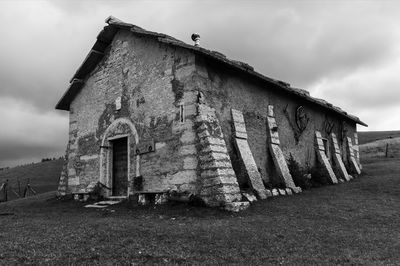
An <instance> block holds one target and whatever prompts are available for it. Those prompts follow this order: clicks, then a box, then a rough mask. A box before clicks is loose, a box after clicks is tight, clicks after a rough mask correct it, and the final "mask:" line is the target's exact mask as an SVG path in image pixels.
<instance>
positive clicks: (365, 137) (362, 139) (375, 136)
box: [358, 130, 400, 144]
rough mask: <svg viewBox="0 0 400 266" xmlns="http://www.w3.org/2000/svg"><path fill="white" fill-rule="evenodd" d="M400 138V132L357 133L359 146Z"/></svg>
mask: <svg viewBox="0 0 400 266" xmlns="http://www.w3.org/2000/svg"><path fill="white" fill-rule="evenodd" d="M389 138H400V130H398V131H361V132H358V142H359V144H365V143H368V142H373V141H376V140H382V139H389Z"/></svg>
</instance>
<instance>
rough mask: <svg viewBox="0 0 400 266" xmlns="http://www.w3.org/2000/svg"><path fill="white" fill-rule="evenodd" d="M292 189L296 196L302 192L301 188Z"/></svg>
mask: <svg viewBox="0 0 400 266" xmlns="http://www.w3.org/2000/svg"><path fill="white" fill-rule="evenodd" d="M290 189H291V190H292V191H293V193H294V194H298V193H301V192H302V190H301V187H291V188H290Z"/></svg>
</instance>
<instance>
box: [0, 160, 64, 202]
mask: <svg viewBox="0 0 400 266" xmlns="http://www.w3.org/2000/svg"><path fill="white" fill-rule="evenodd" d="M63 162H64V161H63V160H54V161H47V162H42V163H35V164H28V165H24V166H17V167H13V168H10V169H8V170H2V171H0V184H2V183H3V182H5V181H6V180H7V179H8V180H9V184H10V185H11V186H12V188H14V190H16V191H17V192H18V183H17V180H19V181H20V183H21V190H23V188H24V187H25V186H26V183H27V180H28V179H30V184H31V186H32V188H33V189H34V190H35V191H37V192H38V193H44V192H48V191H54V190H56V189H57V186H58V179H59V177H60V174H61V170H62V165H63ZM8 197H9V200H13V199H16V198H17V196H16V195H15V194H14V193H12V192H9V193H8Z"/></svg>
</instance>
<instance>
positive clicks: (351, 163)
mask: <svg viewBox="0 0 400 266" xmlns="http://www.w3.org/2000/svg"><path fill="white" fill-rule="evenodd" d="M346 139H347V146H346V149H347V156H348V164H349V167H350V169H351V171H352V172H353V173H356V174H358V175H359V174H361V170H360V167H359V166H358V163H357V160H356V158H355V156H354V148H353V144H352V141H351V138H350V137H347V138H346Z"/></svg>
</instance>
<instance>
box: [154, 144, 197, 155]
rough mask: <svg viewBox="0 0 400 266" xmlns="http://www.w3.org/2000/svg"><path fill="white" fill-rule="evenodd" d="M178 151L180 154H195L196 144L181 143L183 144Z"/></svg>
mask: <svg viewBox="0 0 400 266" xmlns="http://www.w3.org/2000/svg"><path fill="white" fill-rule="evenodd" d="M156 148H157V147H156ZM179 153H180V154H181V155H192V154H196V153H197V149H196V146H195V145H194V144H189V145H183V146H180V148H179Z"/></svg>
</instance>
